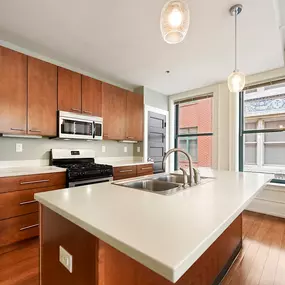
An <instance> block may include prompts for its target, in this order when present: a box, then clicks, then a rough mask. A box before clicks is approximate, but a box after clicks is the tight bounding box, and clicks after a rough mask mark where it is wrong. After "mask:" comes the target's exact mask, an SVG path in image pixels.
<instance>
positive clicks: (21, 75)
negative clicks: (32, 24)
mask: <svg viewBox="0 0 285 285" xmlns="http://www.w3.org/2000/svg"><path fill="white" fill-rule="evenodd" d="M26 117H27V56H26V55H23V54H20V53H18V52H15V51H12V50H10V49H7V48H4V47H1V46H0V133H10V134H25V133H26Z"/></svg>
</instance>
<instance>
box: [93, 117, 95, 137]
mask: <svg viewBox="0 0 285 285" xmlns="http://www.w3.org/2000/svg"><path fill="white" fill-rule="evenodd" d="M93 126H94V130H93V139H95V135H96V124H95V122H94V121H93Z"/></svg>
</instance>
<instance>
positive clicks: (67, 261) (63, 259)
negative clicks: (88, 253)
mask: <svg viewBox="0 0 285 285" xmlns="http://www.w3.org/2000/svg"><path fill="white" fill-rule="evenodd" d="M59 261H60V263H61V264H62V265H63V266H64V267H65V268H66V269H67V270H68V271H69V272H70V273H72V255H71V254H70V253H68V252H67V251H66V250H65V249H64V248H63V247H62V246H59Z"/></svg>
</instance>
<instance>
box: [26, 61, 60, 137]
mask: <svg viewBox="0 0 285 285" xmlns="http://www.w3.org/2000/svg"><path fill="white" fill-rule="evenodd" d="M56 122H57V66H55V65H52V64H50V63H47V62H43V61H41V60H38V59H35V58H32V57H29V58H28V134H30V135H41V136H56V133H57V126H56Z"/></svg>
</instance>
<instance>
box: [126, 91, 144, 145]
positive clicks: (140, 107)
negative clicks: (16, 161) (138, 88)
mask: <svg viewBox="0 0 285 285" xmlns="http://www.w3.org/2000/svg"><path fill="white" fill-rule="evenodd" d="M143 111H144V102H143V95H140V94H135V93H133V92H128V93H127V118H126V138H127V139H128V140H136V141H142V140H143V118H144V114H143Z"/></svg>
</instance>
